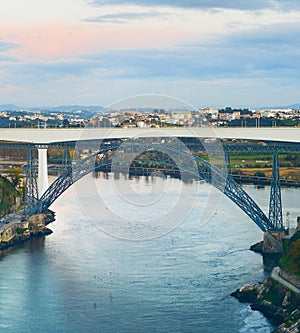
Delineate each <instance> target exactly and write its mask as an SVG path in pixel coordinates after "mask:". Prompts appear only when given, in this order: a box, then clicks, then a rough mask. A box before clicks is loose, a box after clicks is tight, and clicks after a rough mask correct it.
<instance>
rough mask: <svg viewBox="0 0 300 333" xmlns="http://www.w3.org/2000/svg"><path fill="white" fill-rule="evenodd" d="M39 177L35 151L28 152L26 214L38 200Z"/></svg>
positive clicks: (29, 150) (30, 149)
mask: <svg viewBox="0 0 300 333" xmlns="http://www.w3.org/2000/svg"><path fill="white" fill-rule="evenodd" d="M37 197H38V194H37V177H36V166H35V159H34V149H32V148H29V149H28V150H27V168H26V190H25V197H24V214H27V212H29V211H30V209H31V208H32V207H33V206H34V205H35V203H36V200H37Z"/></svg>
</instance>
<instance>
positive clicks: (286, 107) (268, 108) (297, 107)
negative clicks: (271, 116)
mask: <svg viewBox="0 0 300 333" xmlns="http://www.w3.org/2000/svg"><path fill="white" fill-rule="evenodd" d="M263 109H265V110H271V109H272V110H276V109H294V110H300V103H296V104H290V105H281V106H261V107H259V108H255V110H263Z"/></svg>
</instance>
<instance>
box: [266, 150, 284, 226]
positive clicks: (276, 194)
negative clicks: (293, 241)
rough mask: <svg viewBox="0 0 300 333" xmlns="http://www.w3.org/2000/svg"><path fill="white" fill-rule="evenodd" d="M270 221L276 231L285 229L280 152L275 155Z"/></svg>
mask: <svg viewBox="0 0 300 333" xmlns="http://www.w3.org/2000/svg"><path fill="white" fill-rule="evenodd" d="M269 220H270V221H271V222H272V225H273V226H274V227H275V230H281V229H283V218H282V201H281V186H280V166H279V159H278V152H277V151H274V153H273V166H272V183H271V190H270V204H269Z"/></svg>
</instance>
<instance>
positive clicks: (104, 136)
mask: <svg viewBox="0 0 300 333" xmlns="http://www.w3.org/2000/svg"><path fill="white" fill-rule="evenodd" d="M299 134H300V129H298V128H287V129H284V130H283V129H279V128H268V129H265V128H259V129H254V128H252V129H245V128H243V129H241V128H236V129H232V128H226V129H225V128H224V129H213V128H205V127H204V128H171V129H165V128H159V129H138V128H128V129H115V128H114V129H112V128H99V129H89V128H87V129H1V130H0V148H9V147H15V148H20V149H26V150H27V156H28V158H27V160H28V161H27V172H26V180H27V195H26V199H25V214H27V215H33V214H37V213H43V212H45V211H46V210H47V209H48V208H49V207H50V206H51V204H52V203H53V202H54V201H55V200H56V199H57V198H58V197H59V196H60V195H61V194H62V193H63V192H64V191H65V190H66V189H68V188H69V187H70V186H71V185H72V184H73V183H75V182H76V181H78V180H79V179H81V178H82V177H84V176H85V175H87V174H88V173H90V172H92V171H94V170H95V169H96V168H100V169H101V168H103V167H105V168H109V167H111V166H112V165H113V164H114V163H115V162H114V161H115V160H116V159H115V158H112V152H115V153H116V154H118V153H119V152H120V149H119V148H120V145H121V146H122V144H123V145H124V142H126V139H128V138H134V139H135V140H131V141H130V144H129V145H128V144H127V145H126V146H125V148H126V149H125V151H126V150H128V149H129V151H128V152H127V156H130V158H127V159H126V158H125V159H124V158H120V156H118V158H117V161H118V163H119V164H118V163H117V169H118V170H122V167H124V165H126V166H127V167H129V166H130V163H132V162H133V160H134V162H135V164H139V163H144V162H151V163H153V162H156V163H160V164H161V165H168V166H169V167H172V168H179V170H180V171H181V173H182V174H183V173H185V174H188V175H189V177H192V178H194V179H204V180H206V181H207V182H209V183H211V184H212V185H213V186H214V187H216V188H217V189H218V190H220V191H222V192H223V193H224V194H225V195H226V196H227V197H228V198H229V199H231V200H232V201H233V202H234V203H235V204H236V205H237V206H239V207H240V208H241V209H242V210H243V211H244V212H245V213H246V214H247V215H248V216H249V217H250V218H251V219H252V221H253V222H254V223H256V224H257V225H258V227H259V228H260V229H261V230H262V231H270V230H282V229H283V217H282V202H281V188H280V176H279V167H280V166H279V160H278V154H279V153H282V152H300V135H299ZM138 138H143V139H144V140H143V142H142V143H141V142H138V140H137V139H138ZM163 138H180V140H179V141H180V142H181V140H184V139H186V138H189V139H196V141H193V140H191V145H192V147H193V151H194V150H198V152H206V153H207V154H208V155H210V154H211V155H213V154H215V153H216V152H217V153H218V154H219V156H220V161H218V163H215V164H214V163H211V161H210V162H208V161H207V160H206V159H204V158H202V157H201V155H199V154H191V151H189V150H186V149H185V148H183V149H182V147H183V146H185V145H183V146H180V147H178V145H174V144H171V146H170V145H166V144H165V142H164V141H163ZM220 138H222V139H245V140H256V141H263V142H260V143H259V144H257V143H256V144H249V143H247V144H240V143H234V142H232V141H231V142H230V143H228V144H225V145H222V144H220V143H219V141H218V139H220ZM115 139H120V141H119V142H118V143H117V144H116V142H115V141H114V140H115ZM1 140H2V141H1ZM124 140H125V141H124ZM145 140H146V141H145ZM197 140H198V141H197ZM8 141H9V142H8ZM177 141H178V140H177ZM175 142H176V141H175ZM76 145H77V146H78V145H79V148H78V147H77V149H85V148H87V149H89V150H90V156H87V157H86V158H84V159H82V160H80V161H78V162H76V163H74V162H73V163H71V160H70V156H69V150H70V148H72V147H73V148H74V147H75V146H76ZM49 147H62V148H63V149H64V151H65V153H64V165H63V171H62V173H61V175H60V176H59V177H58V178H57V179H56V181H55V182H54V183H52V184H51V186H50V187H49V186H48V174H47V172H48V170H47V149H48V148H49ZM90 148H92V151H91V149H90ZM35 150H38V172H36V161H35V153H34V152H35ZM148 151H156V152H159V153H160V154H157V155H159V156H160V157H159V158H158V160H157V159H156V160H155V161H154V160H149V158H148V159H147V160H145V154H144V153H145V152H148ZM236 151H245V152H266V153H271V154H273V171H272V183H271V190H270V202H269V213H268V216H267V215H266V214H265V213H264V212H263V211H262V210H261V209H260V207H259V206H258V205H257V204H256V203H255V201H254V200H253V199H252V198H251V197H250V196H249V195H248V194H247V193H246V192H245V191H244V189H243V188H242V187H241V186H240V185H239V184H237V183H236V182H235V181H234V180H233V178H232V177H231V175H230V174H229V173H228V168H229V165H230V152H236ZM122 152H123V153H124V146H122ZM175 152H176V154H179V155H178V156H180V158H179V159H178V158H177V161H176V162H175V161H174V159H172V158H171V159H170V158H169V157H168V156H173V155H174V153H175ZM161 153H162V154H161ZM143 154H144V155H143ZM133 155H134V156H135V159H133V158H132V156H133ZM141 155H143V157H141ZM161 155H163V157H162V156H161ZM99 157H100V158H99ZM96 162H97V163H96ZM191 166H192V167H191ZM195 166H196V167H195ZM114 167H116V163H115V164H114Z"/></svg>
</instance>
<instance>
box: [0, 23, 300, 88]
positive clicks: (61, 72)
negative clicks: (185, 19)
mask: <svg viewBox="0 0 300 333" xmlns="http://www.w3.org/2000/svg"><path fill="white" fill-rule="evenodd" d="M299 30H300V24H298V23H296V24H293V25H291V24H278V25H273V26H270V27H264V28H257V29H252V30H248V31H243V32H236V33H234V34H232V35H227V36H224V35H223V36H219V37H216V38H215V39H213V40H211V41H205V42H202V41H199V42H198V43H197V42H195V43H193V44H178V45H176V46H173V47H168V48H167V47H166V48H150V46H149V48H134V49H123V50H110V51H102V52H95V53H88V54H82V55H78V56H77V59H76V60H63V61H55V62H31V63H23V64H22V63H15V64H13V65H12V64H11V65H9V66H8V65H7V64H6V65H5V66H4V65H3V66H2V68H1V67H0V70H1V69H2V70H3V71H5V70H8V71H9V72H10V73H11V77H13V78H15V79H16V80H24V82H26V81H28V82H29V81H30V82H44V81H47V80H48V81H55V80H57V79H61V78H79V79H87V80H89V79H91V78H97V77H98V78H101V79H103V80H109V79H113V80H137V79H146V80H147V79H148V80H157V81H159V80H183V79H185V80H197V79H198V80H216V79H228V78H231V79H232V78H241V77H242V78H244V79H247V78H248V79H255V78H256V79H258V80H259V79H261V78H282V79H285V78H289V79H293V80H297V81H299V80H300V57H299V55H300V40H299V38H298V37H297V36H299V33H298V32H299ZM187 82H188V81H187Z"/></svg>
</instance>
